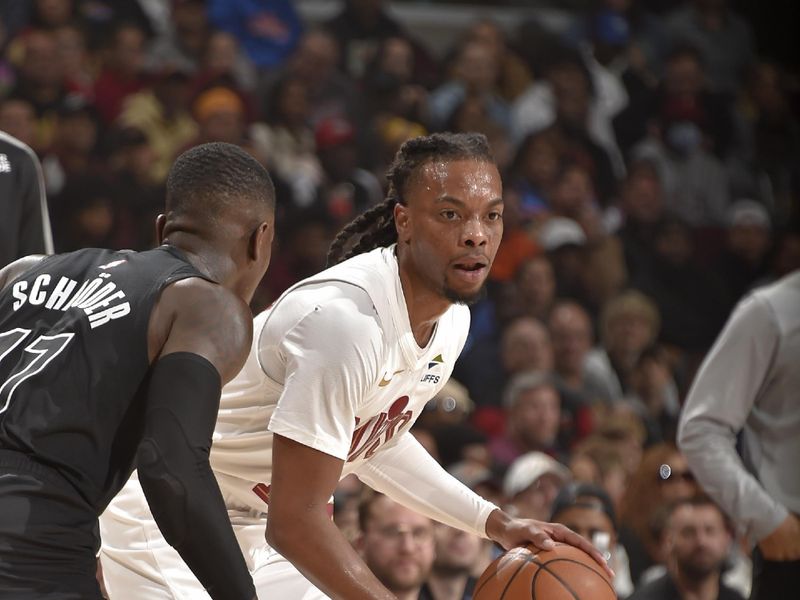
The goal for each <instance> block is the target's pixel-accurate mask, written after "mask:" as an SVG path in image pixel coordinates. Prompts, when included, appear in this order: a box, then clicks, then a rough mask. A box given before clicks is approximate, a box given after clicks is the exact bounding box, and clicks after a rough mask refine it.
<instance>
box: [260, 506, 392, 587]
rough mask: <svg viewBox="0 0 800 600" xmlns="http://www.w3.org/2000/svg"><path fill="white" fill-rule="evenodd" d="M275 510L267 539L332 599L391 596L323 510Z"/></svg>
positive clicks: (300, 508)
mask: <svg viewBox="0 0 800 600" xmlns="http://www.w3.org/2000/svg"><path fill="white" fill-rule="evenodd" d="M302 508H303V507H299V509H293V510H289V511H283V510H277V511H276V510H275V507H274V506H273V505H270V514H269V519H268V521H267V522H268V525H267V542H268V543H269V544H270V545H271V546H272V547H273V548H275V549H276V550H278V552H280V553H281V555H283V556H284V557H286V558H287V559H288V560H289V561H291V563H292V564H293V565H294V566H295V567H297V569H298V570H299V571H300V572H301V573H302V574H303V575H304V576H305V577H306V578H307V579H308V580H309V581H311V582H312V583H313V584H314V585H316V586H317V587H318V588H319V589H320V590H322V591H323V592H324V593H325V594H327V595H328V596H329V597H331V598H333V599H334V600H338V599H342V600H394V598H395V597H394V595H392V594H391V593H390V592H389V591H388V590H387V589H386V588H385V587H384V586H383V585H382V584H381V583H380V582H379V581H378V579H377V578H376V577H375V576H374V575H373V574H372V572H371V571H370V570H369V568H367V565H365V564H364V561H363V560H361V558H360V557H359V556H358V554H356V552H355V550H353V547H352V546H351V545H350V544H349V543H348V542H347V540H346V539H345V538H344V536H342V534H341V533H340V532H339V530H338V529H337V527H336V525H335V524H334V523H333V521H331V520H330V518H328V516H327V514H326V513H325V512H324V510H321V509H319V508H317V509H316V510H302Z"/></svg>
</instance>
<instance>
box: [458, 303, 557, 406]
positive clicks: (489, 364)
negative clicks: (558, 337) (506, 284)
mask: <svg viewBox="0 0 800 600" xmlns="http://www.w3.org/2000/svg"><path fill="white" fill-rule="evenodd" d="M501 300H503V299H501ZM509 304H510V302H509V301H506V302H503V301H501V302H500V304H499V306H498V308H500V307H502V308H503V310H507V309H508V305H509ZM552 368H553V349H552V346H551V344H550V334H549V333H548V332H547V328H546V327H544V325H542V323H541V322H540V321H538V320H536V319H534V318H532V317H521V316H517V317H515V318H512V319H511V320H510V321H508V322H506V321H505V319H502V323H501V324H500V331H499V333H498V335H497V337H495V335H494V333H492V334H489V335H487V336H484V337H481V338H479V339H476V340H475V341H474V343H473V345H472V347H471V348H470V349H469V350H468V351H467V356H465V357H463V358H462V359H460V360H459V370H458V377H459V378H460V379H461V381H462V382H463V383H464V385H466V386H467V388H468V389H469V390H470V394H471V395H472V397H473V398H475V400H476V402H477V404H478V405H479V407H480V408H479V410H483V409H485V408H488V407H494V408H499V407H500V406H502V404H503V390H504V389H505V387H506V385H507V384H508V381H509V380H510V379H511V378H512V377H514V375H517V374H519V373H523V372H525V371H531V370H533V371H541V372H544V373H548V372H550V371H551V370H552Z"/></svg>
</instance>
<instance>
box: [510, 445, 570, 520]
mask: <svg viewBox="0 0 800 600" xmlns="http://www.w3.org/2000/svg"><path fill="white" fill-rule="evenodd" d="M570 479H571V475H570V472H569V469H567V468H566V467H565V466H564V465H562V464H561V463H560V462H558V461H557V460H556V459H554V458H553V457H551V456H548V455H547V454H545V453H543V452H528V453H527V454H523V455H522V456H520V457H519V458H517V459H516V460H515V461H514V462H513V463H512V464H511V466H510V467H509V468H508V471H507V472H506V475H505V478H504V479H503V493H504V494H505V496H506V498H508V504H507V505H506V510H507V511H508V513H509V514H511V515H514V516H515V517H519V518H528V519H547V518H548V517H549V516H550V514H551V513H552V512H553V501H554V500H555V499H556V496H557V495H558V492H559V491H560V490H561V488H562V487H563V486H564V485H566V484H567V483H569V481H570Z"/></svg>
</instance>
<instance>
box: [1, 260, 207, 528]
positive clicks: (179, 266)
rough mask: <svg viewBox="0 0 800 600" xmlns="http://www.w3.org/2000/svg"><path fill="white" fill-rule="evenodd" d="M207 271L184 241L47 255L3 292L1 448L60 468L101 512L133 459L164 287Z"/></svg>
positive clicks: (123, 478) (126, 477)
mask: <svg viewBox="0 0 800 600" xmlns="http://www.w3.org/2000/svg"><path fill="white" fill-rule="evenodd" d="M187 277H203V276H202V275H201V274H200V273H199V272H198V271H197V270H196V269H195V268H194V267H193V266H192V265H191V264H190V263H189V262H188V261H187V260H186V259H185V258H184V257H183V256H182V254H181V253H180V251H178V250H177V249H175V248H173V247H170V246H161V247H159V248H156V249H154V250H149V251H147V252H128V251H125V252H115V251H111V250H101V249H95V248H91V249H86V250H78V251H77V252H71V253H67V254H59V255H56V256H50V257H47V258H45V259H43V260H42V261H41V262H40V263H39V264H37V265H36V266H35V267H34V268H32V269H30V270H29V271H26V272H25V273H24V274H23V275H22V276H21V277H19V278H18V279H16V280H15V281H14V282H13V283H11V284H10V285H7V286H6V288H5V290H3V291H2V293H0V448H5V449H11V450H17V451H19V452H22V453H24V454H26V455H28V456H30V457H31V458H33V459H35V460H37V461H39V462H41V463H43V464H45V465H48V466H50V467H52V468H54V469H56V470H57V471H58V472H59V473H60V474H61V475H62V476H63V477H64V478H66V479H67V480H68V481H69V482H70V483H71V484H72V485H73V486H74V487H75V488H76V490H77V492H78V493H79V494H80V495H81V496H83V497H84V498H85V500H86V501H87V502H89V503H90V504H91V505H92V506H94V507H95V508H96V509H97V511H98V513H99V512H100V511H102V510H103V508H105V506H106V504H108V502H110V501H111V499H112V498H113V497H114V495H115V494H116V493H117V492H118V491H119V489H120V488H121V487H122V486H123V485H124V483H125V481H126V480H127V479H128V477H129V476H130V473H131V471H132V469H133V463H134V458H135V454H136V450H137V447H138V444H139V440H140V438H141V435H142V429H143V423H144V408H145V406H144V401H145V396H144V391H145V388H146V384H147V379H148V373H149V368H150V365H149V363H148V356H147V352H148V350H147V330H148V324H149V321H150V313H151V311H152V308H153V305H154V304H155V302H156V300H157V299H158V297H159V294H160V292H161V290H162V289H163V288H164V287H165V286H166V285H168V284H170V283H172V282H174V281H177V280H179V279H184V278H187Z"/></svg>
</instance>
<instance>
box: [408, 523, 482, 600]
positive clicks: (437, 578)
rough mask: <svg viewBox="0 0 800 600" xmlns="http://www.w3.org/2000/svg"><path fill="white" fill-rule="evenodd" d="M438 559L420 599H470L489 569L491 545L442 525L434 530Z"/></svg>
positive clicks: (437, 524) (436, 526)
mask: <svg viewBox="0 0 800 600" xmlns="http://www.w3.org/2000/svg"><path fill="white" fill-rule="evenodd" d="M433 535H434V542H435V554H436V558H435V559H434V561H433V568H432V569H431V573H430V575H429V576H428V579H427V581H426V582H425V584H424V585H423V586H422V590H421V591H420V594H419V600H471V599H472V595H473V593H474V591H475V583H477V581H478V578H477V575H479V574H480V573H481V572H483V570H484V569H485V568H486V567H487V566H488V560H487V559H488V557H489V550H490V548H491V542H489V540H486V539H484V538H479V537H478V536H476V535H474V534H471V533H466V532H464V531H461V530H460V529H455V528H453V527H449V526H447V525H443V524H441V523H436V524H435V526H434V530H433Z"/></svg>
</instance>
